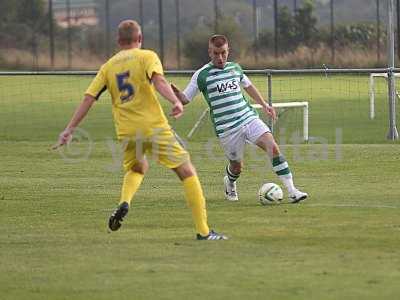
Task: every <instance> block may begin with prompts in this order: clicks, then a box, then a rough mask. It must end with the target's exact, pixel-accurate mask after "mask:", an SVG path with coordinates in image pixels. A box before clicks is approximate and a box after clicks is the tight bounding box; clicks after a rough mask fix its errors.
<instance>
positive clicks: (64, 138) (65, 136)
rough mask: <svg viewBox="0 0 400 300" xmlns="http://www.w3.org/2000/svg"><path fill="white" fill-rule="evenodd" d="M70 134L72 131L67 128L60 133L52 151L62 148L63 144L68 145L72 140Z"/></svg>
mask: <svg viewBox="0 0 400 300" xmlns="http://www.w3.org/2000/svg"><path fill="white" fill-rule="evenodd" d="M72 133H73V130H72V129H70V128H67V129H65V130H64V131H63V132H61V133H60V135H59V136H58V141H57V143H56V144H55V145H54V146H53V147H52V148H53V150H55V149H57V148H60V147H62V146H64V145H65V144H68V143H69V142H70V141H71V139H72Z"/></svg>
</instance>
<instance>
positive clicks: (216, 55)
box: [172, 35, 308, 203]
mask: <svg viewBox="0 0 400 300" xmlns="http://www.w3.org/2000/svg"><path fill="white" fill-rule="evenodd" d="M208 53H209V56H210V58H211V62H209V63H208V64H206V65H204V66H203V67H202V68H200V69H199V70H197V71H196V72H195V73H194V75H193V76H192V79H191V81H190V83H189V84H188V86H187V87H186V88H185V90H184V91H183V92H181V91H179V89H178V88H177V87H176V86H174V85H173V86H172V87H173V89H174V92H175V94H176V95H177V96H178V98H179V99H180V100H181V101H182V103H183V104H188V103H189V102H190V101H192V100H193V98H194V97H195V96H196V94H197V93H198V92H199V91H200V92H201V93H202V94H203V96H204V99H205V100H206V101H207V104H208V105H209V107H210V115H211V120H212V122H213V125H214V129H215V132H216V134H217V136H218V138H219V140H220V142H221V145H222V147H223V149H224V152H225V155H226V157H227V158H228V160H229V164H228V165H227V166H226V175H225V177H224V185H225V198H226V199H227V200H229V201H238V200H239V197H238V193H237V189H236V180H237V179H238V178H239V176H240V173H241V171H242V167H243V151H244V146H245V144H246V142H248V143H253V144H255V145H257V146H258V147H260V148H261V149H262V150H264V151H265V152H266V153H267V154H268V156H269V157H270V159H271V160H272V168H273V170H274V171H275V173H276V174H277V175H278V177H279V178H280V179H281V181H282V183H283V184H284V186H285V187H286V189H287V191H288V194H289V202H290V203H297V202H300V201H302V200H305V199H306V198H307V196H308V195H307V193H304V192H302V191H300V190H298V189H297V188H296V187H295V185H294V183H293V176H292V173H291V171H290V169H289V165H288V162H287V161H286V159H285V158H284V157H283V155H282V154H281V152H280V150H279V147H278V145H277V143H276V142H275V139H274V137H273V135H272V134H271V130H270V128H269V127H268V126H267V125H266V124H265V123H264V122H263V121H262V120H261V119H260V118H259V117H258V114H257V112H256V111H255V109H254V108H253V107H251V105H250V104H249V103H248V101H247V100H246V98H245V97H244V95H243V92H242V89H241V87H243V89H244V90H245V91H246V92H247V94H248V95H249V96H250V97H251V98H253V99H254V101H255V102H256V103H258V104H260V105H261V107H262V110H263V112H264V113H265V114H267V115H269V116H270V117H271V118H273V119H275V118H276V114H275V110H274V108H273V107H271V106H269V105H268V104H267V103H266V102H265V101H264V99H263V98H262V96H261V94H260V92H259V91H258V90H257V88H256V87H255V86H254V85H253V84H252V83H251V81H250V80H249V78H248V77H247V76H246V75H245V74H244V73H243V70H242V68H241V67H240V66H239V65H238V64H237V63H234V62H228V61H227V59H228V55H229V45H228V39H227V38H226V37H225V36H223V35H214V36H212V37H211V38H210V40H209V45H208Z"/></svg>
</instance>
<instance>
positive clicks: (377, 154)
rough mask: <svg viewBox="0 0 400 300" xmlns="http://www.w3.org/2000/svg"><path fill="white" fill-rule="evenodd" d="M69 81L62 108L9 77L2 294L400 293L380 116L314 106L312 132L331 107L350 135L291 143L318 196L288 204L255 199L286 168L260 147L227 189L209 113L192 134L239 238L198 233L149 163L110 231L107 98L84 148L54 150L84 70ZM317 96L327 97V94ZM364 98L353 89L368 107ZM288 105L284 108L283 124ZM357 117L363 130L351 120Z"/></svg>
mask: <svg viewBox="0 0 400 300" xmlns="http://www.w3.org/2000/svg"><path fill="white" fill-rule="evenodd" d="M1 80H4V78H2V79H1ZM179 80H182V83H183V82H186V81H187V79H179ZM59 84H60V86H58V87H62V84H65V83H63V82H62V81H60V83H59ZM68 84H70V85H71V86H70V87H68V88H65V90H64V93H63V94H62V95H58V94H56V93H55V91H54V90H53V92H52V93H53V96H54V98H56V99H61V96H62V97H65V99H66V101H67V102H66V104H60V107H61V108H60V107H59V106H58V104H57V102H55V101H52V99H54V98H51V97H49V98H46V99H44V98H40V99H34V95H37V93H41V95H45V94H46V93H44V92H43V91H42V92H40V86H39V87H38V86H37V82H36V83H35V82H31V87H29V88H28V87H27V88H26V90H25V97H24V98H22V97H20V96H18V95H17V97H16V98H15V97H14V99H13V101H14V102H16V103H17V104H16V105H10V104H9V102H8V101H9V100H11V98H9V96H8V95H9V93H10V92H9V91H7V89H6V88H5V89H2V94H1V95H2V96H0V99H1V100H0V105H1V107H2V108H4V109H2V110H1V111H0V113H1V116H2V118H1V119H0V122H2V134H3V135H2V140H1V142H0V157H1V161H0V164H1V165H0V167H1V176H0V219H1V220H2V222H1V224H0V241H1V242H0V266H1V270H2V272H1V273H0V299H7V300H8V299H110V298H119V299H205V298H208V299H361V298H362V299H396V297H398V295H399V294H400V288H399V286H398V282H399V279H400V267H399V266H400V256H399V255H398V249H399V248H400V240H399V234H400V219H399V216H400V205H399V198H400V197H399V196H400V192H399V187H400V186H399V182H400V175H399V168H400V158H399V144H398V143H388V142H386V141H385V140H384V136H383V137H380V135H379V133H378V132H385V130H386V127H385V124H384V118H383V117H382V119H379V118H380V117H379V118H378V120H376V121H375V122H376V123H375V126H376V127H377V129H376V131H372V133H371V134H370V135H368V134H364V133H363V127H364V126H363V125H360V124H364V123H363V119H362V118H361V117H360V118H358V117H357V116H361V115H362V114H361V113H360V114H359V115H358V114H357V113H356V114H354V116H355V117H354V118H356V119H358V122H357V121H356V120H354V121H352V122H353V123H351V122H350V123H347V121H346V120H347V118H346V117H345V116H347V113H344V111H342V112H343V113H340V111H339V113H338V114H337V115H336V116H332V111H330V110H327V111H324V110H323V109H322V108H323V106H322V105H321V106H320V108H319V109H320V115H318V114H317V115H315V114H313V111H311V116H310V117H311V118H312V119H311V120H314V123H313V125H312V126H315V127H312V128H311V130H310V134H311V135H317V134H316V131H313V128H315V130H317V129H318V130H319V134H320V135H321V136H324V135H323V133H324V132H330V131H331V130H332V127H334V126H335V123H333V122H332V121H333V119H335V120H337V121H338V122H339V123H340V124H341V126H342V127H343V132H344V138H343V139H344V142H347V144H340V145H334V144H330V145H324V144H322V145H321V144H310V145H287V146H284V147H283V148H284V152H285V155H286V157H287V159H288V161H289V163H290V166H291V168H292V170H293V172H294V175H295V181H296V183H297V185H298V186H299V187H301V188H303V189H304V190H305V191H307V192H308V193H309V194H310V199H309V200H308V201H307V202H305V203H302V204H300V205H290V204H286V203H283V204H282V205H279V206H261V205H260V204H259V203H258V201H257V190H258V188H259V186H260V185H261V184H262V183H263V182H266V181H273V182H277V183H279V181H278V179H277V178H276V176H275V175H274V174H273V172H272V171H271V168H270V166H269V165H268V164H267V163H266V162H265V159H264V156H263V154H262V152H259V151H256V150H254V149H253V148H251V147H249V151H248V152H247V156H246V160H245V161H246V166H245V170H244V172H243V175H242V176H241V178H240V180H239V182H238V188H239V193H240V201H239V202H238V203H228V202H226V201H225V200H224V199H223V186H222V177H223V175H224V173H223V170H224V166H225V161H224V158H223V154H222V152H221V151H220V147H219V145H218V143H217V141H216V140H215V139H211V140H209V141H208V142H209V144H210V145H213V147H211V148H210V147H208V148H207V147H206V146H205V145H206V143H205V142H204V138H205V137H206V136H207V135H208V134H209V133H210V135H208V137H211V136H212V135H211V134H212V132H211V131H209V130H210V128H209V125H204V126H203V127H202V128H201V130H200V131H199V133H198V136H196V138H195V140H194V141H191V142H189V144H188V147H189V151H190V153H191V155H192V158H193V161H194V163H195V165H196V166H197V169H198V173H199V176H200V180H201V181H202V183H203V187H204V191H205V195H206V198H207V207H208V215H209V223H210V225H211V226H212V227H213V228H215V230H217V231H221V232H223V233H226V234H227V235H228V236H229V237H230V240H229V241H223V242H203V241H196V240H194V237H195V232H194V231H193V225H192V221H191V217H190V211H189V209H188V208H187V207H186V205H185V201H184V198H183V191H182V187H181V184H180V182H179V180H178V179H177V178H176V177H175V175H173V174H172V172H170V171H169V170H166V169H163V168H161V167H159V166H157V165H156V164H154V163H152V164H151V169H150V171H149V173H148V174H147V176H146V177H145V180H144V182H143V185H142V186H141V188H140V190H139V192H138V193H137V195H136V198H135V201H134V203H133V206H132V209H131V211H130V213H129V215H128V218H127V219H126V221H125V222H124V225H123V227H122V229H121V230H120V231H118V232H114V233H111V234H110V233H108V232H107V227H106V224H107V219H108V216H109V214H110V213H111V211H112V209H114V207H115V205H116V203H117V200H118V198H119V193H120V186H121V180H122V171H121V170H120V168H119V164H118V152H117V151H116V150H115V148H113V147H112V145H113V144H112V142H111V140H107V139H105V138H106V137H107V136H110V137H112V134H113V132H112V127H111V120H110V118H111V115H110V113H109V109H110V107H109V106H107V103H105V102H106V101H103V103H101V104H100V103H98V104H96V105H97V107H95V110H94V111H93V112H92V113H91V114H90V115H89V116H88V121H87V122H86V123H85V124H84V126H83V128H85V130H87V131H88V132H89V133H90V134H91V139H92V142H90V143H91V145H92V147H91V151H90V153H89V154H88V155H86V154H85V153H86V152H85V151H86V150H87V149H88V147H87V146H88V144H89V141H87V140H84V141H81V142H80V143H77V144H75V146H74V147H73V148H72V149H69V150H70V151H67V152H65V153H64V154H65V156H67V158H68V159H65V158H62V156H61V155H60V153H58V152H53V151H51V150H49V148H50V146H51V144H52V143H53V142H55V139H56V136H57V134H58V131H59V130H61V129H62V126H63V125H64V123H63V122H64V121H66V120H67V119H68V118H69V117H70V115H71V114H72V110H73V106H74V105H75V104H76V102H78V101H79V99H80V93H81V92H82V90H83V89H84V87H82V86H84V85H85V84H86V83H82V84H78V83H77V82H75V83H74V84H72V83H71V81H68ZM307 84H308V83H307ZM8 88H9V89H10V90H12V89H11V88H10V87H9V86H8ZM318 88H319V91H320V93H321V97H322V95H323V94H324V92H323V91H325V94H326V93H327V92H326V90H324V89H323V85H321V86H318ZM318 88H317V86H316V85H313V89H314V90H317V89H318ZM59 90H62V89H61V88H60V89H59ZM292 90H295V88H294V87H293V86H292ZM339 90H340V89H339ZM35 91H36V92H37V93H35ZM77 91H78V92H77ZM330 92H332V93H333V91H330ZM282 93H283V90H282ZM16 94H18V93H16ZM21 94H22V93H21ZM30 94H31V95H32V96H31V97H32V98H31V100H29V101H28V100H27V99H29V97H28V96H27V95H30ZM74 94H77V96H76V98H78V99H74V102H73V101H72V100H70V99H71V98H70V97H72V96H74ZM344 95H345V93H343V94H341V93H339V96H340V97H344ZM283 96H285V95H284V94H283ZM309 96H310V95H309ZM326 96H327V97H328V96H329V95H328V94H326ZM57 97H59V98H57ZM294 98H295V96H293V97H292V98H291V99H294ZM311 98H312V99H311ZM310 99H311V100H312V101H314V102H315V105H314V107H318V101H319V100H318V99H319V98H318V96H317V95H316V94H314V95H313V97H310ZM321 99H323V98H321ZM18 100H20V101H18ZM40 100H42V103H40V105H41V106H38V105H39V104H37V103H36V102H38V101H39V102H40ZM311 100H310V101H311ZM364 100H365V101H368V99H365V97H351V96H349V97H348V98H346V100H345V101H347V102H348V105H349V106H351V105H350V103H353V107H360V105H361V103H364ZM46 101H47V102H48V106H46V105H45V104H44V102H46ZM321 101H322V100H321ZM326 101H328V100H326ZM60 102H62V101H61V100H60ZM72 102H73V103H72ZM347 102H346V103H347ZM23 103H25V105H22V104H23ZM334 103H335V102H334V101H332V105H337V104H334ZM63 105H64V106H63ZM193 105H199V107H200V108H202V106H200V105H201V104H193ZM194 107H195V108H196V109H193V110H191V108H190V107H189V108H188V116H189V118H192V117H194V116H197V115H198V114H199V111H198V110H197V108H198V107H196V106H194ZM311 107H312V106H311ZM337 107H339V106H337ZM51 109H52V110H51ZM106 109H108V111H107V110H106ZM366 113H368V112H366ZM29 115H31V116H32V118H31V119H28V118H24V117H26V116H29ZM289 116H290V115H287V116H285V115H284V116H283V119H282V120H283V121H285V118H286V119H287V122H288V123H285V124H287V125H288V127H290V126H292V125H291V124H293V123H289V121H290V119H291V118H289ZM296 118H297V116H296V115H292V119H294V120H297V119H296ZM5 120H8V121H9V122H5ZM300 120H301V118H300ZM324 120H325V121H326V122H324ZM339 120H340V121H339ZM189 121H190V122H189ZM283 121H282V122H283ZM3 122H4V123H3ZM12 122H14V123H13V124H14V125H15V126H14V127H13V128H12V126H11V125H10V124H11V123H12ZM105 122H108V123H105ZM23 123H25V125H26V126H21V124H23ZM192 123H193V120H188V119H183V121H182V122H179V121H178V122H174V123H173V125H174V127H175V128H177V130H178V132H179V133H182V132H183V133H185V132H187V131H188V130H189V129H190V125H192ZM3 124H7V126H8V127H7V128H9V130H5V129H4V126H3ZM46 124H47V125H48V126H46ZM354 124H356V125H354ZM357 124H358V125H357ZM365 124H366V120H365ZM352 125H353V126H355V127H356V129H355V130H353V131H351V130H347V129H346V128H351V126H352ZM293 126H297V125H293ZM365 126H367V128H368V125H365ZM352 136H353V137H352ZM207 139H208V138H207ZM327 139H329V138H327ZM352 140H354V141H355V142H359V144H354V143H351V141H352ZM364 140H365V141H367V140H368V142H369V143H368V144H362V142H363V141H364ZM371 143H374V144H371ZM207 149H211V151H210V150H207ZM83 154H85V155H83ZM82 157H83V158H84V159H81V158H82ZM85 157H86V158H85Z"/></svg>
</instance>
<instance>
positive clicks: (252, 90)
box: [244, 84, 276, 120]
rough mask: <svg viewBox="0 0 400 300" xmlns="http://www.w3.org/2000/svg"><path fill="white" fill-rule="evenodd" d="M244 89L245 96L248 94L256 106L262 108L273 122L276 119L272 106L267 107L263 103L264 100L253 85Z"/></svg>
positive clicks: (266, 104) (265, 103)
mask: <svg viewBox="0 0 400 300" xmlns="http://www.w3.org/2000/svg"><path fill="white" fill-rule="evenodd" d="M244 89H245V91H246V92H247V94H249V96H250V97H251V98H253V100H254V101H255V102H256V103H257V104H260V105H261V107H262V109H263V111H264V113H265V114H267V115H268V116H270V117H271V118H272V119H273V120H275V119H276V112H275V109H274V108H273V107H272V106H269V105H268V103H267V102H265V101H264V99H263V97H262V96H261V94H260V92H259V91H258V89H257V88H256V87H255V86H254V85H252V84H251V85H249V86H248V87H245V88H244Z"/></svg>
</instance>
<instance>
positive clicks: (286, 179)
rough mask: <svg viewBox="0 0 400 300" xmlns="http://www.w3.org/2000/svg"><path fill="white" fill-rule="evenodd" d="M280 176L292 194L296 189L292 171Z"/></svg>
mask: <svg viewBox="0 0 400 300" xmlns="http://www.w3.org/2000/svg"><path fill="white" fill-rule="evenodd" d="M279 178H280V180H281V181H282V183H283V184H284V185H285V187H286V189H287V191H288V193H289V194H292V193H293V192H294V191H295V190H296V188H295V186H294V183H293V176H292V173H289V174H286V175H279Z"/></svg>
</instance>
